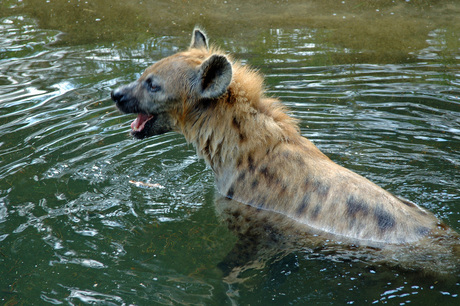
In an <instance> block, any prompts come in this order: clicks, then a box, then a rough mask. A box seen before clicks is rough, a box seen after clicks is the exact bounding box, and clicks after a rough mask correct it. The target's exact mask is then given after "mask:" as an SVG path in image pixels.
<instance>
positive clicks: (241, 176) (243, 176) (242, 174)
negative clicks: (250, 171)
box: [237, 171, 246, 182]
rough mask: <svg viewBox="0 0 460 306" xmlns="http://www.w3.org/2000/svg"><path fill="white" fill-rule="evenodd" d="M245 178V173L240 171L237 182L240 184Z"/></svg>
mask: <svg viewBox="0 0 460 306" xmlns="http://www.w3.org/2000/svg"><path fill="white" fill-rule="evenodd" d="M245 177H246V171H241V173H240V174H239V175H238V178H237V180H238V182H241V181H243V180H244V178H245Z"/></svg>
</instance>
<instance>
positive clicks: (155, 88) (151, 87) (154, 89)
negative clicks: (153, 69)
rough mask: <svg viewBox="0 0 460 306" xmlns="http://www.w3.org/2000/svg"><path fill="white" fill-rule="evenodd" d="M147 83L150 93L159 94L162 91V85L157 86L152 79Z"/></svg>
mask: <svg viewBox="0 0 460 306" xmlns="http://www.w3.org/2000/svg"><path fill="white" fill-rule="evenodd" d="M146 83H147V84H146V85H147V88H148V89H149V90H150V92H157V91H159V90H160V89H161V87H160V85H158V84H156V83H155V82H153V81H152V80H151V79H147V81H146Z"/></svg>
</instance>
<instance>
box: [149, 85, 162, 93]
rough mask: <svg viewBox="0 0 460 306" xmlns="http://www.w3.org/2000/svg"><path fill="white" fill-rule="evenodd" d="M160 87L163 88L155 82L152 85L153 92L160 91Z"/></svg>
mask: <svg viewBox="0 0 460 306" xmlns="http://www.w3.org/2000/svg"><path fill="white" fill-rule="evenodd" d="M160 89H161V87H160V86H158V85H155V84H152V85H150V91H151V92H157V91H159V90H160Z"/></svg>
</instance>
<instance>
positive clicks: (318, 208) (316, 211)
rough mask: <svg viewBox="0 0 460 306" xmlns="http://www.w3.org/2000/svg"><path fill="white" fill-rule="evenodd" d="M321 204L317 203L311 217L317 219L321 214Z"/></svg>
mask: <svg viewBox="0 0 460 306" xmlns="http://www.w3.org/2000/svg"><path fill="white" fill-rule="evenodd" d="M321 208H322V207H321V205H316V207H315V209H314V210H313V211H312V213H311V217H312V218H313V220H315V219H317V218H318V216H319V213H320V212H321Z"/></svg>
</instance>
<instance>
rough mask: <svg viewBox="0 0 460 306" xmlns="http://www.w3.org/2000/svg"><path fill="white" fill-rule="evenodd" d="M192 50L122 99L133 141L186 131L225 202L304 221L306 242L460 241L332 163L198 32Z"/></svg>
mask: <svg viewBox="0 0 460 306" xmlns="http://www.w3.org/2000/svg"><path fill="white" fill-rule="evenodd" d="M192 36H193V37H192V43H191V45H190V48H189V49H188V50H187V51H184V52H180V53H177V54H175V55H172V56H169V57H166V58H164V59H162V60H160V61H158V62H157V63H155V64H154V65H152V66H150V67H149V68H147V69H146V70H145V72H144V73H143V74H142V76H141V77H140V78H139V79H138V80H137V81H135V82H133V83H131V84H129V85H126V86H122V87H119V88H117V89H116V90H114V91H113V92H112V99H113V100H114V101H115V102H116V105H117V107H118V108H119V109H120V110H121V111H122V112H124V113H137V114H138V116H137V119H136V120H135V121H134V122H133V123H132V124H131V127H132V134H133V136H134V137H136V138H144V137H149V136H153V135H158V134H161V133H165V132H169V131H176V132H179V133H181V134H183V135H184V136H185V138H186V140H187V141H188V142H189V143H192V144H193V145H194V146H195V148H196V150H197V153H198V155H199V156H201V157H202V158H204V160H205V161H206V163H207V164H208V165H209V166H210V168H211V169H212V170H213V172H214V174H215V179H216V184H217V189H218V191H219V192H220V193H221V194H222V195H223V196H225V197H227V198H229V199H233V200H236V201H239V202H241V203H245V204H247V205H250V206H252V207H255V208H257V209H259V210H264V211H274V212H277V213H280V214H283V215H285V216H287V217H289V218H290V219H292V220H294V221H295V222H296V223H297V224H298V225H299V226H300V227H301V228H302V229H303V230H304V231H305V232H306V233H311V234H316V235H320V236H321V235H324V236H328V237H330V236H331V235H332V236H334V237H336V239H338V240H340V239H344V240H347V241H352V242H353V243H357V244H363V245H371V246H374V245H386V244H393V245H397V244H408V243H414V242H417V241H422V240H424V239H429V238H430V237H440V236H441V237H442V236H449V235H450V236H452V235H454V236H455V237H456V234H455V233H454V232H453V231H452V230H450V229H449V228H448V227H447V226H445V225H444V224H443V223H441V222H440V221H439V220H437V219H436V217H435V216H434V215H433V214H432V213H430V212H428V211H425V210H424V209H422V208H420V207H419V206H417V205H416V204H413V203H412V202H409V201H406V200H402V199H400V198H397V197H395V196H393V195H392V194H391V193H389V192H387V191H385V190H384V189H382V188H380V187H378V186H377V185H375V184H373V183H372V182H370V181H369V180H367V179H365V178H364V177H362V176H360V175H358V174H356V173H354V172H352V171H349V170H347V169H345V168H343V167H341V166H339V165H337V164H335V163H334V162H332V161H331V160H330V159H329V158H328V157H326V156H325V155H324V154H323V153H322V152H320V151H319V149H318V148H317V147H316V146H314V145H313V144H312V143H311V142H310V141H309V140H308V139H306V138H305V137H302V136H301V135H300V132H299V128H298V125H297V123H296V120H294V119H293V118H291V117H290V116H288V115H287V113H286V111H285V109H284V108H283V106H282V105H281V104H280V102H279V101H278V100H276V99H273V98H269V97H267V96H265V94H264V88H263V79H262V77H261V76H260V75H259V74H258V73H257V72H255V71H254V70H251V69H249V68H247V67H245V66H242V65H240V64H239V63H238V62H235V61H233V60H232V59H231V58H230V57H229V56H227V55H225V54H224V53H223V52H221V51H220V50H218V49H216V48H212V47H211V48H210V47H209V46H208V42H207V38H206V36H205V34H204V33H203V32H202V31H201V30H199V29H195V30H194V32H193V35H192Z"/></svg>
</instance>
